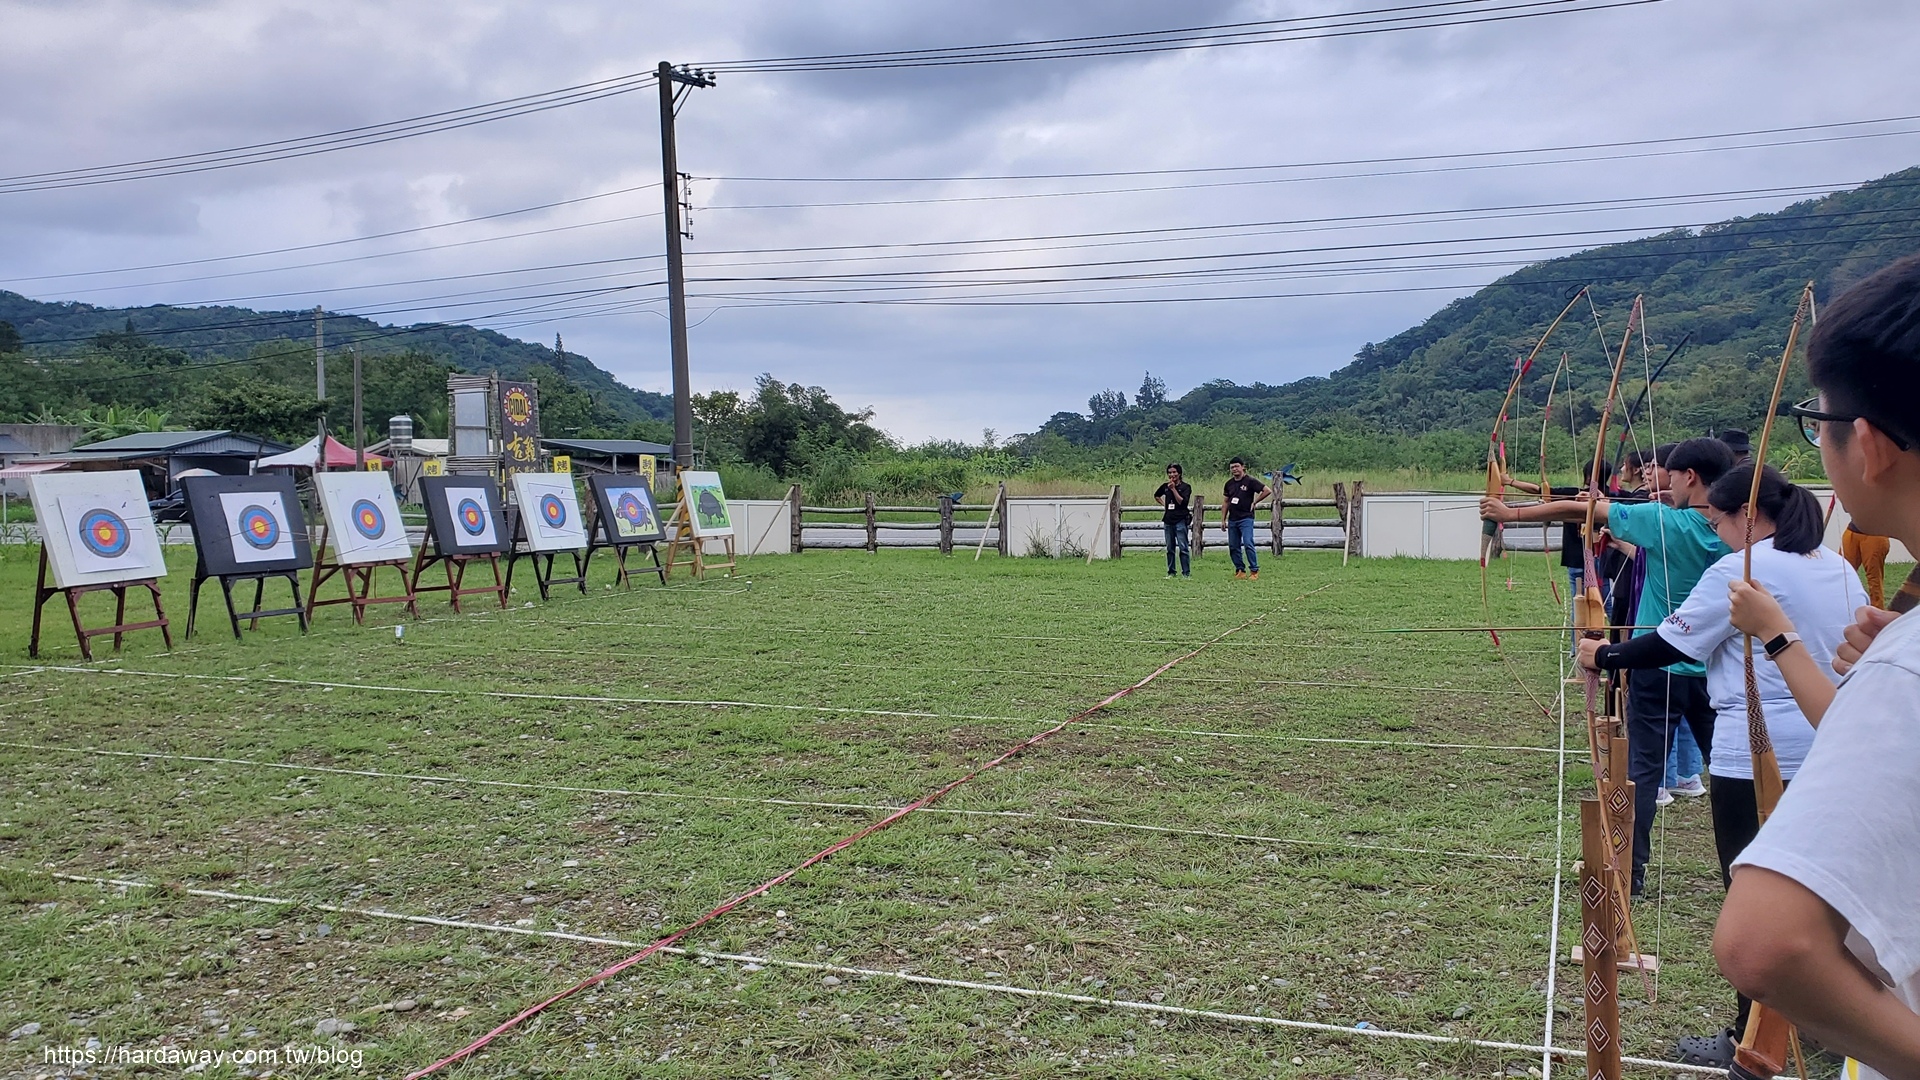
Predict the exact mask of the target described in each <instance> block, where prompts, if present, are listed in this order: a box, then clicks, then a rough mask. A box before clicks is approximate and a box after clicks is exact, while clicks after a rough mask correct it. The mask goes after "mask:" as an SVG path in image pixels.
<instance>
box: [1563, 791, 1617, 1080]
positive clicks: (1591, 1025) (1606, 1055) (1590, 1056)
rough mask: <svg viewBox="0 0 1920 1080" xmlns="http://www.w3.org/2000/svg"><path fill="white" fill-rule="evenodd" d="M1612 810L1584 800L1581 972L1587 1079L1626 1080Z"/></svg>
mask: <svg viewBox="0 0 1920 1080" xmlns="http://www.w3.org/2000/svg"><path fill="white" fill-rule="evenodd" d="M1605 814H1606V810H1605V808H1603V807H1602V806H1601V805H1600V800H1599V799H1596V798H1593V797H1591V796H1588V797H1583V798H1582V799H1581V800H1580V854H1581V861H1580V862H1579V863H1578V864H1576V865H1575V866H1574V873H1575V874H1576V875H1577V876H1578V878H1579V881H1580V945H1581V957H1580V975H1581V980H1580V981H1581V986H1582V991H1583V993H1582V997H1583V998H1584V999H1585V1001H1586V1024H1585V1029H1586V1030H1585V1034H1586V1044H1587V1046H1586V1048H1587V1063H1586V1077H1587V1080H1620V971H1619V969H1618V968H1617V967H1616V966H1615V965H1616V963H1617V962H1618V960H1619V951H1618V949H1616V948H1615V945H1614V941H1615V939H1616V937H1617V936H1618V934H1619V923H1621V922H1622V921H1624V920H1622V919H1621V918H1620V914H1619V908H1618V906H1617V904H1616V902H1615V891H1614V890H1613V889H1612V888H1611V887H1609V885H1608V883H1607V880H1606V879H1607V877H1608V876H1609V863H1610V862H1611V859H1612V853H1611V852H1609V851H1608V850H1607V837H1606V827H1605V825H1604V824H1603V821H1602V818H1603V816H1604V815H1605Z"/></svg>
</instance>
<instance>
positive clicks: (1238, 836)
mask: <svg viewBox="0 0 1920 1080" xmlns="http://www.w3.org/2000/svg"><path fill="white" fill-rule="evenodd" d="M0 748H7V749H14V750H37V751H42V752H47V753H58V754H87V755H93V756H96V757H115V758H131V759H135V760H140V761H183V762H193V763H195V764H201V765H232V766H241V767H246V768H257V769H280V770H284V771H287V772H294V773H318V774H325V775H329V776H357V777H363V778H367V779H376V780H404V781H408V782H410V783H422V784H456V785H466V786H471V787H498V788H511V789H513V790H516V791H554V792H564V793H567V794H575V795H610V796H617V797H623V798H642V799H661V800H665V801H669V802H676V801H677V802H708V803H735V804H745V805H757V806H791V807H802V808H806V809H810V810H859V811H873V810H894V809H897V807H893V806H883V805H879V804H875V803H849V802H827V801H822V800H817V799H774V798H753V797H747V796H739V795H699V794H687V793H681V792H675V791H644V790H637V789H632V788H600V787H583V786H578V785H573V784H547V783H539V782H534V781H525V780H488V779H483V778H478V777H467V776H457V775H453V774H449V773H401V772H387V771H385V770H382V769H343V768H339V767H337V766H332V765H301V764H296V763H292V762H284V761H258V760H255V759H252V758H231V757H212V756H208V755H203V754H165V753H159V752H157V751H149V750H103V749H99V748H97V747H90V746H54V745H50V744H46V743H26V742H0ZM922 813H929V814H952V815H955V816H959V817H989V818H1006V819H1009V820H1018V821H1042V822H1044V821H1059V822H1066V823H1069V824H1074V825H1090V826H1094V827H1096V828H1105V829H1127V830H1132V831H1136V832H1149V833H1158V834H1162V835H1167V836H1198V837H1203V838H1206V839H1211V840H1235V841H1240V842H1242V843H1254V844H1281V845H1285V846H1288V847H1313V848H1333V849H1339V850H1351V851H1378V852H1388V853H1393V854H1402V855H1432V856H1436V857H1440V858H1458V859H1490V860H1495V861H1500V862H1545V861H1546V860H1545V859H1542V858H1540V857H1539V856H1534V855H1510V854H1503V853H1499V852H1485V851H1447V850H1439V849H1433V848H1417V847H1396V846H1392V845H1387V844H1361V843H1355V842H1350V841H1341V840H1303V839H1299V838H1295V837H1284V836H1263V835H1260V834H1258V833H1236V832H1220V831H1216V830H1212V829H1184V828H1177V827H1174V826H1168V825H1142V824H1139V823H1136V822H1131V821H1113V820H1109V819H1106V818H1092V817H1076V816H1068V815H1064V814H1037V813H1033V812H1031V811H1027V810H965V809H958V808H954V807H944V806H930V807H927V808H925V809H924V810H923V811H922Z"/></svg>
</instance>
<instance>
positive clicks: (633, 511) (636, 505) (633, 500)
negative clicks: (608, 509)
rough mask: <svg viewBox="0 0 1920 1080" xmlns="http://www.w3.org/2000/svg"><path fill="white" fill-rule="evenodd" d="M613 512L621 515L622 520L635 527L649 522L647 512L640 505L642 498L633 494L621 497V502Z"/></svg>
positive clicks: (615, 506)
mask: <svg viewBox="0 0 1920 1080" xmlns="http://www.w3.org/2000/svg"><path fill="white" fill-rule="evenodd" d="M613 512H614V513H615V514H617V515H619V517H620V520H622V521H624V522H626V523H627V524H629V525H632V526H635V527H638V526H639V525H640V524H641V523H642V522H645V521H646V520H647V511H646V509H645V508H644V507H642V506H641V505H640V497H639V496H637V495H635V494H633V493H632V492H627V493H626V494H625V495H622V496H620V501H619V502H617V503H615V504H614V505H613Z"/></svg>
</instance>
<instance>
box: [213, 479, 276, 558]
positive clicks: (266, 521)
mask: <svg viewBox="0 0 1920 1080" xmlns="http://www.w3.org/2000/svg"><path fill="white" fill-rule="evenodd" d="M220 516H221V517H223V518H225V519H226V523H227V538H228V545H229V546H230V547H231V548H232V549H233V561H234V562H237V563H263V562H279V561H281V560H284V559H291V558H294V557H295V552H294V548H293V530H292V529H291V528H289V527H288V525H287V507H286V504H285V503H284V502H282V501H281V499H280V493H279V492H277V491H223V492H221V493H220Z"/></svg>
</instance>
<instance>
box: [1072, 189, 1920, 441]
mask: <svg viewBox="0 0 1920 1080" xmlns="http://www.w3.org/2000/svg"><path fill="white" fill-rule="evenodd" d="M1916 251H1920V168H1913V169H1906V170H1903V171H1901V172H1897V173H1893V174H1891V175H1889V176H1886V177H1882V178H1881V179H1879V180H1875V181H1873V182H1871V183H1868V184H1865V185H1863V186H1861V187H1859V188H1855V189H1853V190H1850V191H1844V192H1839V193H1836V194H1833V195H1828V196H1826V197H1824V198H1819V199H1811V200H1808V201H1805V202H1800V203H1795V204H1793V205H1791V206H1788V207H1786V208H1784V209H1782V210H1779V211H1776V212H1773V213H1767V214H1756V215H1754V216H1752V217H1745V218H1736V219H1733V220H1729V221H1725V222H1721V223H1719V224H1716V225H1710V226H1707V227H1706V228H1703V229H1699V230H1686V229H1681V230H1675V231H1672V232H1668V233H1663V234H1660V235H1657V236H1650V237H1645V238H1643V239H1639V240H1632V241H1628V242H1625V243H1620V244H1610V245H1607V246H1604V247H1597V248H1592V249H1589V250H1587V251H1582V252H1579V253H1577V254H1574V255H1569V256H1565V257H1563V258H1557V259H1549V260H1546V261H1544V262H1539V263H1535V264H1533V265H1531V266H1528V267H1526V268H1524V269H1521V270H1518V271H1516V272H1514V273H1512V274H1509V275H1507V276H1505V277H1502V278H1500V279H1499V280H1497V281H1495V282H1493V283H1492V284H1490V285H1488V286H1486V287H1485V288H1482V289H1481V290H1479V291H1478V292H1476V293H1474V294H1473V295H1471V296H1467V297H1462V298H1461V299H1459V300H1455V301H1453V302H1452V303H1450V304H1448V305H1447V306H1446V307H1444V308H1441V309H1440V310H1439V311H1438V312H1436V313H1435V314H1434V315H1433V316H1431V317H1430V318H1428V319H1427V320H1426V321H1424V322H1422V323H1421V324H1419V325H1418V326H1415V327H1412V328H1410V329H1408V330H1406V331H1403V332H1401V333H1399V334H1396V335H1394V336H1393V337H1391V338H1388V339H1387V340H1386V341H1382V342H1379V343H1377V344H1374V343H1369V344H1367V345H1365V346H1364V347H1362V348H1361V349H1360V350H1359V352H1358V353H1356V354H1355V356H1354V358H1353V361H1352V362H1351V363H1348V364H1347V365H1345V366H1344V367H1341V368H1340V369H1339V370H1337V371H1334V372H1333V373H1332V374H1330V375H1327V376H1324V377H1319V376H1316V377H1312V378H1306V379H1300V380H1297V381H1295V382H1290V383H1286V384H1284V385H1281V386H1268V385H1263V384H1255V385H1252V386H1241V385H1237V384H1235V383H1232V382H1229V381H1226V380H1215V381H1213V382H1208V383H1205V384H1203V385H1201V386H1199V387H1196V388H1195V389H1193V390H1191V391H1189V392H1188V393H1187V394H1185V395H1184V396H1182V397H1180V398H1178V399H1174V400H1167V401H1165V402H1164V403H1158V404H1154V403H1152V402H1151V401H1150V402H1149V404H1148V406H1147V407H1144V408H1143V407H1141V405H1140V403H1138V402H1135V403H1132V404H1123V403H1120V402H1118V401H1116V395H1114V394H1113V393H1112V392H1111V391H1109V392H1107V393H1105V394H1102V395H1096V397H1095V399H1094V401H1093V402H1090V403H1089V404H1090V406H1091V410H1090V411H1091V412H1092V413H1093V415H1092V416H1089V415H1086V414H1081V413H1073V412H1063V413H1056V414H1055V415H1054V416H1053V418H1052V419H1050V420H1048V421H1047V423H1046V424H1045V425H1044V426H1043V427H1042V428H1041V430H1040V432H1039V433H1037V434H1040V435H1046V434H1053V435H1058V436H1060V437H1062V438H1065V439H1066V440H1067V441H1069V442H1071V443H1074V444H1076V445H1080V446H1103V445H1110V444H1115V443H1123V442H1131V443H1134V444H1136V445H1140V444H1144V443H1146V442H1149V441H1151V440H1152V439H1153V438H1154V437H1155V436H1156V434H1157V433H1159V432H1164V431H1165V430H1166V429H1167V428H1168V427H1171V426H1173V425H1175V424H1182V423H1188V424H1219V423H1223V422H1243V423H1256V424H1279V425H1284V426H1287V427H1289V428H1292V429H1297V430H1300V431H1304V432H1312V431H1321V430H1327V429H1330V428H1349V429H1355V430H1361V431H1375V432H1381V433H1387V434H1396V435H1415V434H1420V433H1423V432H1431V431H1465V430H1485V429H1489V428H1490V427H1491V425H1492V423H1493V420H1494V413H1495V411H1497V410H1498V409H1499V407H1500V401H1501V398H1502V396H1503V395H1504V392H1505V390H1506V386H1507V382H1508V380H1509V378H1510V377H1511V375H1512V373H1513V365H1514V363H1515V361H1516V360H1517V359H1518V358H1520V357H1522V356H1524V355H1525V354H1526V353H1527V351H1528V350H1529V349H1530V348H1531V347H1532V346H1533V343H1534V342H1535V341H1536V340H1537V339H1538V337H1539V335H1540V334H1541V333H1542V332H1544V331H1545V330H1546V328H1547V325H1548V324H1549V323H1550V322H1551V321H1552V320H1553V317H1554V316H1555V315H1556V314H1558V313H1559V312H1560V310H1561V308H1562V307H1564V306H1565V305H1566V303H1567V301H1568V300H1569V299H1570V298H1571V297H1572V296H1573V295H1575V293H1576V292H1577V290H1578V289H1579V288H1580V286H1582V285H1585V286H1587V287H1588V288H1589V290H1590V295H1591V296H1592V298H1593V300H1594V303H1595V304H1596V305H1597V306H1598V308H1599V310H1600V312H1601V314H1602V316H1603V318H1604V323H1605V326H1606V332H1607V334H1608V340H1609V341H1610V342H1611V343H1613V345H1615V346H1616V347H1617V346H1618V343H1619V334H1620V331H1621V329H1622V326H1623V324H1624V322H1625V318H1626V310H1627V307H1628V305H1629V304H1630V302H1631V301H1632V299H1633V297H1634V296H1635V295H1642V296H1644V297H1645V304H1646V311H1647V325H1648V328H1649V336H1650V338H1651V341H1652V343H1653V346H1654V348H1655V349H1656V350H1659V351H1657V352H1655V354H1654V360H1655V362H1658V360H1659V359H1660V357H1661V356H1663V355H1664V354H1665V350H1666V348H1668V347H1671V346H1673V345H1676V344H1678V343H1679V342H1680V341H1681V340H1682V339H1683V338H1688V336H1689V335H1691V337H1690V338H1688V347H1687V349H1686V350H1685V351H1684V352H1683V353H1682V354H1681V355H1679V356H1678V357H1677V358H1676V359H1675V360H1674V362H1673V364H1672V365H1671V366H1670V367H1669V368H1668V370H1667V371H1666V373H1665V374H1664V375H1662V376H1661V379H1660V382H1659V385H1658V387H1657V388H1656V391H1655V394H1656V396H1657V400H1658V403H1659V405H1660V407H1661V408H1662V410H1663V419H1664V420H1668V421H1671V422H1673V423H1675V424H1676V425H1678V426H1677V427H1676V429H1675V430H1680V429H1686V430H1699V431H1704V430H1707V429H1709V428H1713V427H1726V426H1746V425H1748V424H1751V423H1755V422H1757V421H1758V419H1759V414H1761V413H1764V412H1765V410H1766V400H1767V391H1768V390H1769V389H1770V383H1771V377H1772V374H1773V367H1772V364H1774V363H1775V362H1777V361H1778V359H1779V355H1780V349H1781V347H1782V346H1783V344H1784V342H1785V337H1786V332H1787V326H1788V324H1789V323H1790V322H1791V320H1792V317H1793V310H1794V306H1795V303H1796V300H1797V298H1798V296H1799V293H1800V289H1801V287H1802V286H1803V285H1804V284H1805V283H1806V282H1808V281H1813V282H1814V283H1815V289H1816V294H1817V296H1818V297H1819V299H1820V301H1821V302H1823V303H1824V302H1825V301H1827V300H1830V299H1831V298H1832V297H1833V296H1835V295H1836V294H1837V293H1838V292H1840V291H1841V290H1843V289H1844V288H1845V287H1846V286H1847V285H1849V284H1851V283H1852V282H1854V281H1857V280H1859V279H1860V278H1862V277H1864V276H1866V275H1867V274H1870V273H1872V272H1873V271H1875V270H1878V269H1879V268H1881V267H1883V266H1885V265H1887V264H1888V263H1891V262H1893V261H1894V260H1896V259H1898V258H1900V257H1902V256H1905V255H1909V254H1912V253H1914V252H1916ZM1575 315H1577V316H1578V319H1577V320H1576V319H1575V318H1574V317H1572V316H1570V317H1569V318H1568V320H1567V322H1566V323H1563V324H1562V326H1561V329H1559V330H1558V331H1556V333H1555V336H1554V339H1553V340H1552V341H1551V342H1549V344H1548V348H1547V349H1546V350H1543V352H1542V354H1541V358H1540V360H1539V361H1538V362H1537V363H1536V370H1535V372H1534V373H1533V374H1531V375H1530V376H1529V379H1528V383H1527V390H1526V393H1525V395H1524V396H1523V400H1526V401H1531V402H1532V403H1533V405H1534V406H1535V408H1536V410H1537V408H1538V406H1539V405H1540V403H1541V402H1542V400H1543V399H1544V398H1545V396H1546V394H1547V382H1548V378H1549V375H1550V374H1551V373H1552V370H1553V366H1554V365H1556V364H1557V363H1558V362H1559V358H1560V355H1561V353H1562V352H1563V351H1564V352H1566V353H1568V354H1569V356H1570V372H1571V375H1572V378H1573V380H1574V385H1575V386H1576V387H1578V388H1579V392H1580V394H1581V396H1582V397H1583V398H1584V397H1586V396H1587V395H1588V394H1589V392H1591V393H1592V394H1593V396H1595V397H1598V395H1599V394H1600V393H1601V392H1603V391H1604V389H1605V381H1606V372H1607V369H1606V363H1605V361H1604V360H1603V359H1602V354H1601V350H1600V348H1599V347H1598V345H1597V343H1596V341H1595V331H1594V326H1593V320H1592V316H1591V315H1590V314H1589V313H1588V312H1587V311H1585V310H1584V305H1582V309H1581V310H1578V311H1576V312H1575ZM1636 356H1637V349H1636ZM1541 365H1545V367H1546V370H1544V371H1541V370H1538V369H1539V368H1540V366H1541ZM1629 367H1630V368H1631V371H1630V372H1629V381H1630V382H1631V380H1632V379H1634V378H1641V379H1642V381H1644V379H1643V373H1642V371H1641V368H1640V366H1639V363H1638V361H1637V360H1630V361H1629ZM1795 381H1796V383H1804V371H1803V370H1802V371H1801V372H1800V373H1799V374H1797V375H1796V377H1795ZM1596 382H1598V383H1599V388H1598V390H1594V384H1595V383H1596ZM1637 391H1638V387H1637V386H1634V387H1633V388H1632V390H1631V391H1630V392H1628V396H1631V395H1632V393H1637ZM1116 406H1118V407H1116ZM1595 406H1597V402H1596V403H1595V405H1590V406H1588V407H1587V409H1586V415H1581V416H1579V417H1577V419H1578V420H1579V422H1580V423H1581V425H1582V426H1585V425H1586V424H1587V423H1589V422H1591V418H1592V417H1591V414H1592V413H1593V412H1595V411H1596V410H1595ZM1558 408H1559V402H1558V401H1556V411H1557V410H1558ZM1536 415H1537V412H1536Z"/></svg>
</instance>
